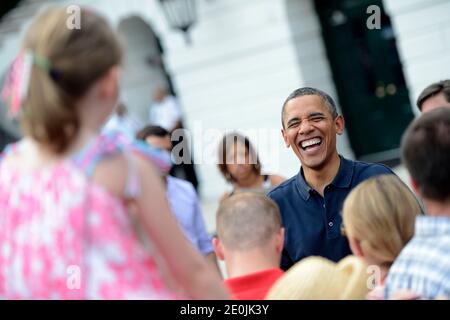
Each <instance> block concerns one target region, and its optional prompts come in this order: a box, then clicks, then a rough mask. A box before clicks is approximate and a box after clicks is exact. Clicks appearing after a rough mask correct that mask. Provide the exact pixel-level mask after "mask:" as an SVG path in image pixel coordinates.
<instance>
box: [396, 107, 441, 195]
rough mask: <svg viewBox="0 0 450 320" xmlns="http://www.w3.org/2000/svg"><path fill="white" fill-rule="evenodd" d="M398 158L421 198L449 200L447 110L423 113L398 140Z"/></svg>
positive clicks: (439, 109)
mask: <svg viewBox="0 0 450 320" xmlns="http://www.w3.org/2000/svg"><path fill="white" fill-rule="evenodd" d="M401 153H402V160H403V162H404V164H405V165H406V168H407V169H408V171H409V173H410V175H411V177H412V179H413V180H414V181H415V183H417V186H418V187H419V188H420V191H421V193H422V195H423V197H424V198H427V199H431V200H436V201H441V202H443V201H445V200H448V199H450V109H448V108H438V109H435V110H433V111H431V112H429V113H425V114H423V115H422V116H421V117H419V118H418V119H416V120H415V121H414V122H413V123H412V124H411V125H410V126H409V128H408V129H407V131H406V133H405V134H404V136H403V139H402V146H401Z"/></svg>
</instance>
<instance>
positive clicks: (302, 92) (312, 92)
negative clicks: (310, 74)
mask: <svg viewBox="0 0 450 320" xmlns="http://www.w3.org/2000/svg"><path fill="white" fill-rule="evenodd" d="M303 96H319V97H320V98H321V99H322V100H323V102H324V103H325V105H326V106H327V107H328V109H329V110H330V113H331V115H332V116H333V119H336V118H337V117H338V115H339V113H338V111H337V107H336V102H335V101H334V100H333V98H332V97H331V96H330V95H329V94H328V93H326V92H324V91H322V90H319V89H316V88H311V87H304V88H299V89H296V90H295V91H294V92H292V93H291V94H290V95H289V97H287V99H286V101H285V102H284V104H283V109H282V111H281V123H282V125H283V128H284V111H285V109H286V105H287V104H288V102H289V101H291V100H293V99H295V98H298V97H303Z"/></svg>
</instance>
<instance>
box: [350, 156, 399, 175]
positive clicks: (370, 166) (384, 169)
mask: <svg viewBox="0 0 450 320" xmlns="http://www.w3.org/2000/svg"><path fill="white" fill-rule="evenodd" d="M348 161H352V162H353V167H354V173H355V174H356V176H357V177H359V178H361V179H367V178H370V177H373V176H377V175H381V174H395V173H394V172H393V171H392V169H391V168H389V167H388V166H386V165H384V164H381V163H369V162H364V161H353V160H348Z"/></svg>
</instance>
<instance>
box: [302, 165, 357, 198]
mask: <svg viewBox="0 0 450 320" xmlns="http://www.w3.org/2000/svg"><path fill="white" fill-rule="evenodd" d="M339 157H340V159H341V163H340V165H339V170H338V173H337V174H336V177H334V180H333V182H332V183H331V184H332V185H333V186H335V187H338V188H349V187H350V185H351V182H352V178H353V170H354V166H353V162H352V161H350V160H347V159H345V158H344V157H342V156H339ZM297 189H298V191H299V193H300V195H301V197H302V198H303V200H305V201H308V200H309V198H310V196H311V192H312V191H314V189H313V188H311V187H310V186H309V185H308V183H307V182H306V180H305V177H304V175H303V168H301V169H300V172H299V173H298V174H297Z"/></svg>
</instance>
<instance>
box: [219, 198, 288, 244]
mask: <svg viewBox="0 0 450 320" xmlns="http://www.w3.org/2000/svg"><path fill="white" fill-rule="evenodd" d="M281 227H282V226H281V217H280V212H279V209H278V206H277V205H276V204H275V202H273V201H272V200H270V199H269V198H267V197H266V196H264V195H261V194H254V193H250V192H245V193H240V194H236V195H233V196H232V197H230V198H228V199H226V200H225V201H223V202H222V203H221V205H220V207H219V209H218V211H217V235H218V238H219V240H220V241H221V243H222V246H223V247H224V249H226V250H228V251H248V250H252V249H256V248H261V247H264V246H265V245H266V244H268V242H269V241H270V240H272V239H273V237H275V236H276V235H277V234H279V233H280V229H281Z"/></svg>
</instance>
